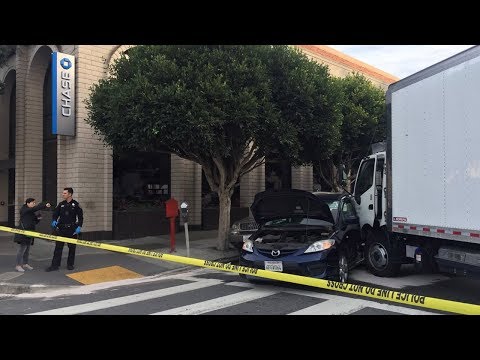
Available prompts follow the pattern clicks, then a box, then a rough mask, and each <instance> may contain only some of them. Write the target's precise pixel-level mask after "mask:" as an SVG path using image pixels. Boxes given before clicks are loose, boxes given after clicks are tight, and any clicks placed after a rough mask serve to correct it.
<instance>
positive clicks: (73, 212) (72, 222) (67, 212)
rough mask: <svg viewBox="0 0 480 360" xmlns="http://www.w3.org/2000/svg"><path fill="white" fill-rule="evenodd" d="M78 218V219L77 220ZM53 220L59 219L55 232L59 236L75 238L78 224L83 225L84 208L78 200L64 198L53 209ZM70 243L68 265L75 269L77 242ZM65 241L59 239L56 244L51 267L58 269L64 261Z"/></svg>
mask: <svg viewBox="0 0 480 360" xmlns="http://www.w3.org/2000/svg"><path fill="white" fill-rule="evenodd" d="M77 219H78V220H77ZM52 220H54V221H57V222H58V223H57V227H56V228H55V234H56V235H59V236H64V237H69V238H74V237H75V235H76V234H75V229H76V228H77V227H78V226H80V227H81V226H82V225H83V210H82V208H81V207H80V204H79V203H78V201H76V200H72V201H70V202H67V201H66V200H63V201H62V202H60V203H59V204H58V205H57V207H56V208H55V210H54V211H53V216H52ZM67 244H68V259H67V266H68V267H69V268H72V269H73V264H74V262H75V249H76V247H77V245H76V244H70V243H67ZM64 245H65V243H64V242H60V241H57V242H56V244H55V251H54V252H53V259H52V265H51V266H50V268H49V269H51V270H56V269H58V268H59V267H60V262H61V261H62V252H63V246H64Z"/></svg>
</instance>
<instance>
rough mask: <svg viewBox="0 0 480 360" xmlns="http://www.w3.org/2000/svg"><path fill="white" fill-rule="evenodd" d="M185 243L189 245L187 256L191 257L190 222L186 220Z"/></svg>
mask: <svg viewBox="0 0 480 360" xmlns="http://www.w3.org/2000/svg"><path fill="white" fill-rule="evenodd" d="M184 225H185V244H186V246H187V257H190V239H189V236H188V222H185V224H184Z"/></svg>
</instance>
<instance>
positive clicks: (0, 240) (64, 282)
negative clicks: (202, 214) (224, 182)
mask: <svg viewBox="0 0 480 360" xmlns="http://www.w3.org/2000/svg"><path fill="white" fill-rule="evenodd" d="M189 235H190V236H189V240H190V241H189V243H190V257H192V258H197V259H204V260H218V261H222V262H230V261H236V260H237V259H238V250H233V249H229V250H226V251H219V250H217V249H216V243H217V239H216V237H217V231H216V230H214V231H190V232H189ZM102 242H105V243H108V244H113V245H119V246H124V247H129V248H135V249H141V250H148V251H155V252H160V253H170V238H169V235H160V236H148V237H143V238H138V239H125V240H104V241H102ZM185 245H186V244H185V236H184V233H183V232H181V233H177V234H176V241H175V250H176V251H175V252H172V255H180V256H187V249H186V246H185ZM54 247H55V241H50V240H44V239H38V238H37V239H35V242H34V245H33V246H31V248H30V261H29V264H30V265H31V266H32V267H33V268H34V269H33V270H25V272H23V273H22V272H17V271H15V258H16V253H17V250H18V244H17V243H15V242H13V234H10V233H6V232H2V231H0V294H21V293H34V292H45V291H48V290H53V289H58V288H65V287H72V288H74V287H79V286H84V285H87V284H93V283H100V282H108V281H118V280H124V279H131V278H140V277H144V276H151V275H156V274H160V273H164V272H175V271H178V270H179V269H185V268H187V267H188V266H186V265H184V264H180V263H174V262H170V261H166V260H162V259H154V258H148V257H142V256H138V255H131V254H124V253H118V252H113V251H108V250H104V249H95V248H91V247H86V246H81V245H77V250H76V256H75V269H74V270H67V268H66V267H67V261H66V260H67V255H68V245H67V244H65V246H64V248H63V254H62V255H63V256H62V263H61V266H60V269H59V270H58V271H51V272H46V271H45V269H46V268H47V267H48V266H49V265H50V264H51V260H52V257H53V250H54Z"/></svg>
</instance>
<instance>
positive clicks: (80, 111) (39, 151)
mask: <svg viewBox="0 0 480 360" xmlns="http://www.w3.org/2000/svg"><path fill="white" fill-rule="evenodd" d="M297 46H298V47H299V48H300V49H302V51H304V52H305V53H306V54H307V55H308V56H309V57H311V58H312V59H315V60H316V61H319V62H321V63H324V64H327V65H328V66H329V68H330V71H331V73H332V74H333V75H335V76H345V75H346V74H348V73H349V72H352V71H356V72H360V73H362V74H364V75H365V76H366V77H367V78H369V79H370V80H371V81H372V82H373V83H374V84H377V85H378V86H380V87H382V88H383V89H386V87H387V86H388V85H389V84H390V83H392V82H395V81H396V80H398V79H397V78H395V77H393V76H391V75H389V74H386V73H384V72H382V71H380V70H378V69H375V68H373V67H371V66H369V65H367V64H364V63H362V62H359V61H358V60H355V59H353V58H351V57H348V56H346V55H345V54H342V53H340V52H338V51H335V50H333V49H331V48H329V47H327V46H323V45H297ZM129 47H131V46H127V45H29V46H27V45H21V46H17V50H16V54H15V55H13V56H11V57H10V58H9V59H8V61H7V63H6V65H4V66H3V67H2V68H0V81H3V82H4V83H5V91H4V92H3V94H1V95H0V224H9V225H13V224H15V223H17V222H18V211H19V208H20V206H21V205H22V204H23V202H24V201H25V199H26V198H27V197H34V198H36V199H37V200H48V201H50V202H52V203H57V202H59V201H61V197H60V194H61V191H62V189H63V188H64V187H67V186H68V187H73V188H74V191H75V193H74V198H75V199H77V200H78V201H79V202H80V204H81V205H82V207H83V209H84V213H85V221H84V227H83V231H84V238H86V239H108V238H113V237H115V236H116V235H115V230H114V229H115V222H116V221H117V222H121V220H118V219H117V220H115V215H114V214H115V210H114V206H113V203H114V193H113V187H114V166H113V157H112V155H113V153H112V150H111V149H110V148H108V147H106V146H105V145H104V143H103V142H102V141H101V139H99V137H98V136H97V135H95V134H94V131H93V129H92V128H91V127H90V126H89V125H88V124H87V123H86V122H85V120H84V119H85V118H86V116H87V109H86V106H85V103H84V100H85V99H86V98H87V97H88V95H89V89H90V87H91V86H92V85H93V84H95V83H96V82H98V81H99V80H100V79H102V78H104V77H105V76H107V72H108V66H109V65H110V64H112V62H113V61H114V60H115V59H116V58H118V57H119V56H120V54H121V53H122V52H124V51H125V50H127V49H128V48H129ZM56 51H58V52H62V53H66V54H70V55H72V56H74V57H75V60H76V85H75V90H76V94H75V100H76V119H75V121H76V136H74V137H70V136H64V135H55V136H52V134H51V133H49V131H50V128H49V124H51V111H50V109H49V106H50V104H51V99H50V100H49V96H48V95H49V94H51V84H50V83H51V77H50V75H49V74H50V66H51V53H52V52H56ZM49 84H50V85H49ZM49 101H50V102H49ZM168 158H169V164H168V169H169V174H168V177H169V184H168V185H165V186H166V188H167V190H166V193H168V196H171V197H174V198H176V199H177V200H179V201H183V200H186V201H187V202H188V203H189V205H190V216H191V217H190V221H189V224H191V225H192V226H193V227H201V226H202V221H203V220H202V211H203V210H202V169H201V166H200V165H198V164H195V163H192V162H191V161H188V160H185V159H181V158H179V157H178V156H176V155H171V156H170V155H168ZM265 176H266V175H265V167H258V168H256V169H255V170H253V171H252V172H250V173H249V174H247V175H246V176H244V177H243V178H242V179H241V181H240V187H239V189H240V190H239V191H240V193H239V206H240V207H242V208H247V207H248V206H250V204H251V203H252V200H253V197H254V195H255V194H256V193H257V192H259V191H262V190H264V189H265ZM312 186H313V170H312V167H299V168H292V169H291V187H293V188H298V189H305V190H309V191H311V190H312ZM152 188H153V189H155V186H152ZM119 219H120V218H119ZM48 223H49V221H44V224H43V226H42V227H40V228H39V229H43V230H45V231H46V230H48Z"/></svg>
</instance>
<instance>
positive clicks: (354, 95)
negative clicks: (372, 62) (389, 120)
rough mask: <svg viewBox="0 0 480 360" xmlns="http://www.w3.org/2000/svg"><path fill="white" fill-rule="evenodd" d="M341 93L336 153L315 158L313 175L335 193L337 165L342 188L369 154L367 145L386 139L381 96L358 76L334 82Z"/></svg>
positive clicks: (376, 88)
mask: <svg viewBox="0 0 480 360" xmlns="http://www.w3.org/2000/svg"><path fill="white" fill-rule="evenodd" d="M336 81H337V82H338V86H339V87H340V89H341V91H342V100H341V111H342V114H343V122H342V125H341V138H340V143H339V146H338V148H337V150H336V151H335V152H334V154H333V155H332V156H331V157H329V158H325V157H323V158H319V159H318V160H317V162H316V165H317V167H316V173H317V176H318V177H320V178H321V179H322V180H323V182H324V183H326V184H327V185H328V186H329V187H330V188H331V190H332V191H339V190H340V185H339V184H338V181H337V168H338V165H340V164H343V165H345V172H346V173H347V179H348V180H347V185H346V188H347V189H348V188H350V182H351V180H353V179H354V178H355V175H356V169H357V168H358V165H359V163H360V160H361V159H362V158H363V157H364V156H366V155H368V154H369V150H370V145H371V144H372V143H374V142H377V141H380V140H383V139H384V138H385V135H386V123H385V117H384V115H385V92H384V91H383V90H382V89H380V88H379V87H376V86H375V85H373V84H372V83H371V82H370V81H369V80H368V79H366V78H365V77H364V76H363V75H360V74H351V75H348V76H346V77H345V78H338V79H337V80H336Z"/></svg>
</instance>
